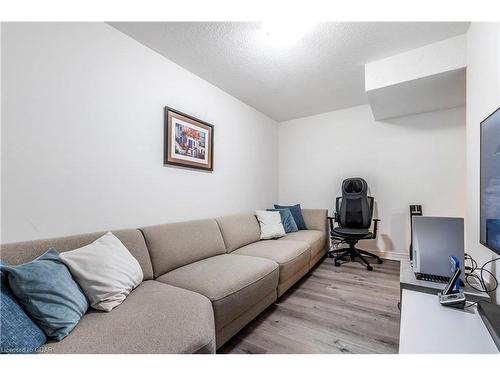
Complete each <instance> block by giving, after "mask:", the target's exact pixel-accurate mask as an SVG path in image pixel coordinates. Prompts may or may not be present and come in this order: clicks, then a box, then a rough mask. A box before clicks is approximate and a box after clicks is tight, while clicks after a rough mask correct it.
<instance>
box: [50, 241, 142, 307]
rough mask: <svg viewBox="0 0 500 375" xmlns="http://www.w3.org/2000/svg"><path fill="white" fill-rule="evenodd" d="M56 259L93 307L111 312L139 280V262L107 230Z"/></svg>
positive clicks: (140, 275)
mask: <svg viewBox="0 0 500 375" xmlns="http://www.w3.org/2000/svg"><path fill="white" fill-rule="evenodd" d="M59 258H60V259H61V261H62V262H63V263H64V264H65V265H66V266H67V267H68V268H69V270H70V271H71V274H72V275H73V278H74V279H75V281H76V282H77V283H78V284H79V285H80V287H81V288H82V290H83V293H85V296H86V297H87V298H88V300H89V301H90V305H91V306H92V307H93V308H94V309H97V310H104V311H111V310H112V309H113V308H114V307H116V306H118V305H119V304H120V303H122V302H123V300H125V298H126V297H127V296H128V294H129V293H130V292H131V291H132V289H134V288H135V287H137V286H138V285H139V284H140V283H141V282H142V279H143V274H142V269H141V266H140V265H139V262H138V261H137V260H136V259H135V258H134V257H133V256H132V254H130V252H129V251H128V250H127V248H126V247H125V246H124V245H123V244H122V243H121V241H120V240H119V239H118V238H116V236H115V235H114V234H113V233H111V232H108V233H106V234H105V235H104V236H102V237H100V238H98V239H97V240H95V241H94V242H92V243H91V244H89V245H87V246H84V247H81V248H79V249H76V250H72V251H66V252H64V253H61V254H59Z"/></svg>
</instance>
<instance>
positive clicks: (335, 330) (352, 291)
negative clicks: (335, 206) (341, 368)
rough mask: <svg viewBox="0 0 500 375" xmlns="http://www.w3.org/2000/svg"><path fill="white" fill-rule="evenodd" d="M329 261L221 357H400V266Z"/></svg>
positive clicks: (237, 338) (231, 342)
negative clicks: (368, 265)
mask: <svg viewBox="0 0 500 375" xmlns="http://www.w3.org/2000/svg"><path fill="white" fill-rule="evenodd" d="M373 268H374V269H373V271H371V272H370V271H367V270H366V268H364V267H362V266H361V265H360V264H359V263H346V264H343V265H342V266H341V267H335V266H334V265H333V259H330V258H325V259H323V260H322V261H320V262H319V263H318V265H317V266H316V267H315V268H314V269H313V270H311V271H310V272H309V274H307V275H306V276H305V277H304V278H302V280H300V281H299V282H298V283H297V284H295V286H293V287H292V288H291V289H290V290H288V291H287V293H285V294H284V295H283V296H282V297H281V298H279V299H278V300H277V301H276V302H275V303H274V304H273V305H271V306H269V307H268V308H267V309H266V310H265V311H264V312H263V313H261V314H260V315H259V316H258V317H257V318H256V319H254V320H253V321H252V322H251V323H249V324H248V325H247V326H246V327H245V328H243V330H241V331H240V332H239V333H238V334H237V335H236V336H234V337H233V338H232V339H231V340H229V341H228V342H227V343H226V344H225V345H224V346H223V347H221V348H220V349H219V350H218V353H237V354H242V353H293V354H298V353H397V352H398V346H399V310H398V308H397V303H398V301H399V262H397V261H390V260H385V261H384V263H383V264H381V265H378V264H376V263H375V264H374V265H373Z"/></svg>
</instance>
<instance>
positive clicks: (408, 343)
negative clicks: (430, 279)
mask: <svg viewBox="0 0 500 375" xmlns="http://www.w3.org/2000/svg"><path fill="white" fill-rule="evenodd" d="M401 302H402V303H401V307H402V310H401V328H400V332H399V353H400V354H434V353H435V354H463V353H464V354H465V353H470V354H478V353H479V354H480V353H482V354H489V353H498V349H497V347H496V345H495V343H494V342H493V339H492V338H491V336H490V334H489V332H488V330H487V329H486V327H485V326H484V323H483V321H482V320H481V317H480V316H479V314H478V313H477V311H476V308H475V307H471V308H468V309H466V310H458V309H453V308H450V307H444V306H441V305H440V304H439V302H438V297H437V296H436V295H432V294H428V293H422V292H417V291H414V290H409V289H403V291H402V301H401Z"/></svg>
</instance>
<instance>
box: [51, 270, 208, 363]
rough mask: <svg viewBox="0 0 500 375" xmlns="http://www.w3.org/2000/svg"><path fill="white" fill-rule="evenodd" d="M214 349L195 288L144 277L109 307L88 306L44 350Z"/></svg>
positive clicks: (204, 301)
mask: <svg viewBox="0 0 500 375" xmlns="http://www.w3.org/2000/svg"><path fill="white" fill-rule="evenodd" d="M214 351H215V329H214V318H213V310H212V306H211V304H210V301H209V300H208V299H207V298H206V297H204V296H202V295H200V294H197V293H193V292H191V291H189V290H184V289H180V288H176V287H173V286H170V285H166V284H164V283H159V282H157V281H152V280H151V281H144V282H143V283H142V284H141V285H139V286H138V287H137V288H136V289H134V290H133V291H132V292H131V293H130V294H129V296H128V297H127V298H126V299H125V300H124V301H123V303H122V304H120V305H119V306H117V307H115V308H114V309H113V310H112V311H110V312H103V311H97V310H89V312H88V313H87V314H86V315H84V316H83V318H82V319H81V320H80V322H79V323H78V325H77V326H76V327H75V328H74V329H73V331H72V332H71V333H70V334H69V335H68V336H67V337H66V338H65V339H64V340H62V341H60V342H49V343H47V344H45V345H44V346H43V347H42V352H44V353H93V354H94V353H114V354H128V353H145V354H147V353H195V352H210V353H213V352H214Z"/></svg>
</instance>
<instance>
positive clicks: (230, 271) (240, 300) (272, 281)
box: [157, 254, 279, 330]
mask: <svg viewBox="0 0 500 375" xmlns="http://www.w3.org/2000/svg"><path fill="white" fill-rule="evenodd" d="M278 277H279V272H278V264H277V263H276V262H273V261H271V260H269V259H264V258H256V257H249V256H245V255H236V254H223V255H217V256H214V257H211V258H207V259H203V260H200V261H198V262H195V263H191V264H188V265H186V266H184V267H181V268H177V269H175V270H173V271H170V272H168V273H166V274H165V275H162V276H160V277H159V278H158V279H157V280H158V281H161V282H164V283H167V284H170V285H175V286H178V287H180V288H184V289H188V290H192V291H193V292H197V293H200V294H203V295H204V296H206V297H208V298H209V299H210V301H212V305H213V308H214V315H215V328H216V330H220V329H221V328H222V327H224V326H225V325H226V324H228V323H230V322H231V321H233V320H234V319H236V318H238V317H239V316H240V315H242V314H243V313H245V312H246V311H247V310H248V309H250V308H251V307H252V306H253V305H255V304H256V303H257V302H259V301H260V300H262V299H263V298H264V297H266V296H267V295H268V294H270V293H272V292H273V291H275V290H276V287H277V286H278Z"/></svg>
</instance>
